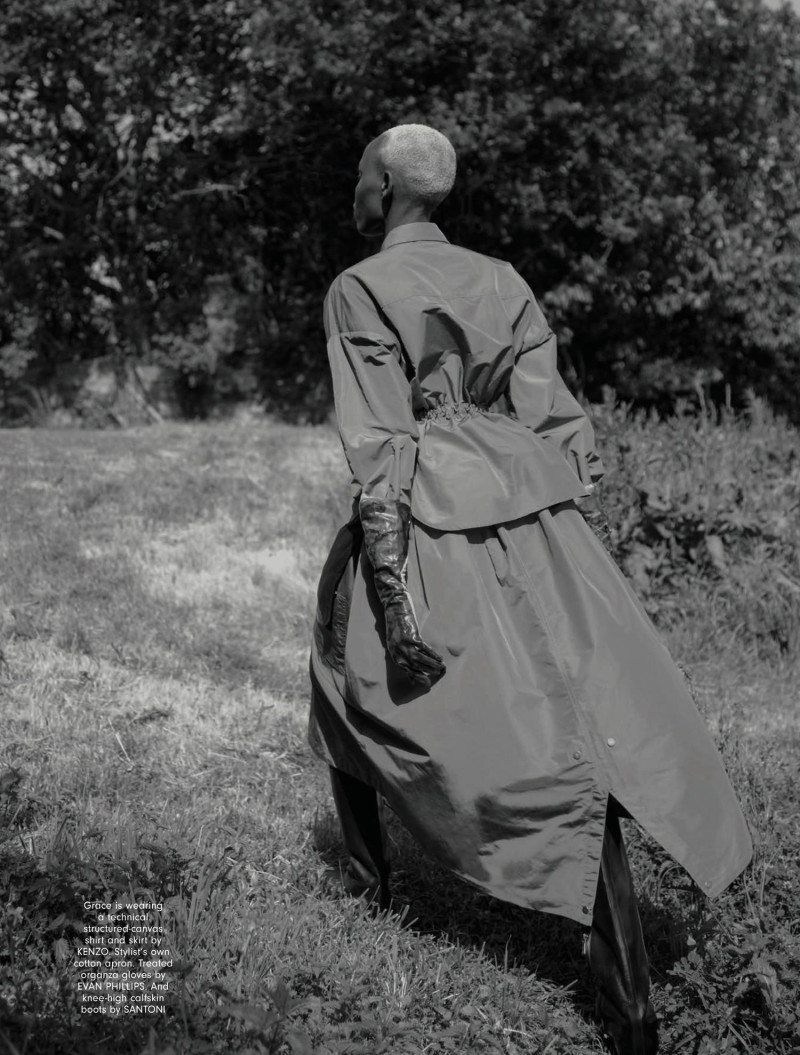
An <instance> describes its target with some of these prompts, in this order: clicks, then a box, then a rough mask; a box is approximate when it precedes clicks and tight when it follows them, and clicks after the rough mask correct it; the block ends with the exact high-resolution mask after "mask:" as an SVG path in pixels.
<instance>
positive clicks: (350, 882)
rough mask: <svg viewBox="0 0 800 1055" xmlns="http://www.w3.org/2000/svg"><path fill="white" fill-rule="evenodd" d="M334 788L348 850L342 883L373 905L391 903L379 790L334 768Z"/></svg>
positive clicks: (375, 906)
mask: <svg viewBox="0 0 800 1055" xmlns="http://www.w3.org/2000/svg"><path fill="white" fill-rule="evenodd" d="M330 773H331V789H332V790H333V801H334V803H335V804H336V812H337V813H338V815H339V823H340V825H341V827H342V839H343V841H344V845H345V847H346V849H347V853H348V857H349V860H348V863H347V867H346V868H345V869H344V871H343V873H342V886H343V887H344V889H345V890H346V892H347V893H348V894H352V896H353V897H360V898H363V899H364V901H365V902H366V903H367V904H368V905H369V906H370V907H371V908H376V909H378V910H379V911H385V910H387V909H389V908H390V907H391V901H392V898H391V893H390V891H389V860H388V857H387V855H386V849H385V847H386V836H385V830H384V825H383V818H382V816H381V808H380V804H379V802H378V793H377V792H376V791H375V789H374V788H371V787H370V786H369V784H365V783H364V782H363V781H361V780H357V779H356V778H355V777H351V776H349V775H348V774H347V773H343V772H342V771H341V770H340V769H333V768H331V771H330Z"/></svg>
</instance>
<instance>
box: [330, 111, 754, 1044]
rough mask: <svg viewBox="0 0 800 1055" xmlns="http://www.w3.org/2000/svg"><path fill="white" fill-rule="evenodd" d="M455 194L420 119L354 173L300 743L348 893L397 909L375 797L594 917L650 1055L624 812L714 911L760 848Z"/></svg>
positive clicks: (492, 882) (537, 341)
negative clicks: (320, 790) (369, 250)
mask: <svg viewBox="0 0 800 1055" xmlns="http://www.w3.org/2000/svg"><path fill="white" fill-rule="evenodd" d="M454 177H455V154H454V151H453V148H452V146H451V145H450V143H449V142H448V140H447V139H446V138H445V137H444V136H442V135H441V134H440V133H439V132H436V131H435V130H434V129H431V128H427V127H426V126H421V125H401V126H398V127H397V128H393V129H390V130H389V131H388V132H386V133H384V134H383V135H382V136H379V137H378V139H376V140H374V141H373V142H372V143H370V144H369V146H368V147H367V148H366V150H365V152H364V155H363V157H362V159H361V165H360V168H359V181H358V185H357V188H356V194H355V203H354V217H355V222H356V226H357V228H358V230H359V231H360V232H361V233H362V234H364V235H367V236H371V235H376V234H380V235H383V243H382V246H381V250H380V252H378V253H376V254H375V255H373V256H371V257H369V258H368V259H366V260H364V261H361V262H360V263H358V264H356V265H355V266H353V267H351V268H349V269H348V270H347V271H345V272H343V273H342V274H341V275H340V276H339V277H338V278H337V279H336V281H335V282H334V283H333V285H332V287H331V289H330V291H329V293H328V296H327V299H326V303H325V327H326V333H327V336H328V354H329V358H330V363H331V371H332V376H333V383H334V396H335V401H336V413H337V420H338V424H339V431H340V435H341V438H342V442H343V446H344V450H345V454H346V456H347V459H348V462H349V465H350V468H351V471H352V477H353V485H354V498H355V503H356V504H355V509H356V512H355V515H354V517H353V519H352V520H351V521H350V523H349V524H348V525H346V526H345V527H344V528H343V529H342V531H341V532H340V533H339V536H338V537H337V540H336V542H335V543H334V546H333V549H332V551H331V554H330V556H329V558H328V561H327V563H326V566H325V569H324V571H323V574H322V579H321V582H320V589H319V611H318V615H317V620H316V624H315V632H314V642H313V645H312V656H311V678H312V705H311V720H310V741H311V744H312V746H313V747H314V749H315V750H316V751H317V753H318V754H319V755H320V756H321V757H322V758H323V759H324V760H325V761H326V762H327V763H328V765H329V766H330V767H331V776H332V785H333V793H334V799H335V802H336V806H337V810H338V813H339V818H340V821H341V824H342V830H343V834H344V839H345V843H346V846H347V849H348V852H349V859H350V864H349V867H348V872H347V876H346V884H347V886H348V889H350V890H351V892H353V893H364V894H366V895H367V896H369V897H373V898H375V899H376V900H377V901H378V903H379V904H380V905H381V906H386V905H388V903H389V897H390V894H389V864H388V860H387V857H386V854H385V847H384V842H383V835H382V828H381V823H380V812H379V808H378V795H381V796H383V797H384V798H385V799H386V801H387V802H388V803H389V804H390V806H391V807H392V808H393V810H394V811H395V812H396V813H397V815H398V816H399V817H400V818H401V819H402V821H403V822H404V824H405V825H406V826H407V828H408V829H409V830H410V831H411V832H412V833H413V834H414V835H415V836H416V838H417V839H418V840H419V841H420V843H421V844H422V845H423V846H424V847H425V849H426V850H427V851H428V852H429V853H431V854H432V855H433V856H435V857H436V858H438V860H440V861H441V862H443V863H444V864H445V865H447V866H448V867H450V868H451V869H452V870H453V871H454V872H456V873H457V874H458V875H460V876H461V877H463V878H464V879H467V880H469V881H470V882H472V883H474V884H477V885H478V886H480V887H482V888H483V889H485V890H486V891H488V892H489V893H491V894H493V895H495V896H497V897H499V898H502V899H504V900H506V901H509V902H512V903H514V904H519V905H524V906H528V907H530V908H535V909H539V910H541V911H545V912H553V913H557V914H560V915H563V916H566V917H568V918H570V919H574V920H577V921H579V922H581V923H584V924H587V925H589V924H590V925H591V928H590V931H589V934H588V937H587V942H586V952H587V958H588V960H589V964H590V966H591V968H592V971H593V973H594V976H595V978H596V980H597V984H598V990H599V1009H600V1013H601V1016H602V1018H603V1021H604V1024H605V1026H606V1029H607V1031H608V1033H609V1036H610V1039H611V1042H612V1044H613V1045H614V1048H615V1050H616V1051H617V1052H618V1053H620V1055H653V1053H654V1052H655V1051H656V1050H657V1047H658V1039H657V1023H656V1016H655V1013H654V1010H653V1007H652V1004H651V1003H650V1000H649V974H648V965H647V957H646V954H645V950H644V944H643V940H642V933H641V926H640V922H639V916H638V912H637V908H636V901H635V896H634V892H633V887H632V882H631V877H630V871H629V868H628V864H627V860H626V857H625V849H624V846H623V843H622V838H621V834H620V827H619V817H620V816H621V815H622V816H625V815H628V816H632V817H634V818H635V819H636V820H637V821H638V822H639V823H640V824H641V825H642V826H643V827H644V828H645V829H646V830H647V831H648V832H649V833H650V834H651V835H652V836H653V837H654V838H655V839H656V840H658V842H660V843H661V845H662V846H663V847H664V848H665V849H666V850H667V851H669V852H670V853H671V854H672V855H673V856H674V857H675V858H676V860H678V861H679V862H680V863H681V864H682V865H683V866H684V867H685V868H686V869H687V870H688V871H689V873H690V874H691V875H692V876H693V877H694V879H695V880H696V881H697V882H698V884H699V885H700V887H701V889H703V890H704V891H705V892H706V893H707V894H708V895H709V896H713V895H715V894H717V893H719V892H720V891H721V890H723V889H724V888H725V887H726V886H727V885H728V884H729V883H730V882H731V881H732V880H733V879H734V878H735V876H736V875H738V874H739V872H741V870H742V869H743V868H744V867H745V865H746V864H747V862H748V861H749V859H750V856H751V852H752V848H751V843H750V839H749V835H748V832H747V828H746V825H745V822H744V819H743V817H742V814H741V811H740V810H739V807H738V804H737V802H736V799H735V796H734V793H733V790H732V788H731V786H730V783H729V781H728V779H727V776H726V774H725V772H724V769H723V767H722V764H721V761H720V759H719V756H718V754H717V751H716V749H715V747H714V744H713V742H712V740H711V737H710V736H709V733H708V730H707V729H706V726H705V724H704V722H703V720H702V718H701V717H700V715H699V714H698V712H697V710H696V708H695V706H694V704H693V702H692V700H691V697H690V696H689V694H688V692H687V690H686V687H685V684H684V681H683V677H682V675H681V674H680V672H679V671H678V669H677V668H676V667H675V665H674V663H673V662H672V660H671V659H670V657H669V655H668V653H667V651H666V649H665V647H664V645H663V644H662V643H661V641H660V640H659V638H658V636H657V634H656V632H655V630H654V628H653V626H652V624H651V623H650V621H649V619H648V618H647V616H646V614H645V612H644V610H643V609H642V607H641V605H640V604H639V602H638V601H637V599H636V597H635V596H634V595H633V593H632V591H631V590H630V588H629V586H628V584H627V582H626V580H625V579H624V577H623V576H622V575H621V574H620V572H619V570H618V569H617V567H616V565H615V564H614V562H613V561H612V560H611V558H610V557H609V556H608V554H607V553H606V551H605V549H604V548H603V546H602V545H601V543H600V542H599V541H598V540H597V538H596V537H595V535H594V534H593V532H592V531H591V530H590V528H589V527H588V526H587V524H586V522H585V520H584V517H583V516H582V515H581V512H580V510H579V506H580V505H581V504H583V505H585V504H586V503H587V502H589V503H590V502H591V501H592V499H593V494H594V489H595V487H596V484H597V481H598V480H599V478H600V477H601V476H602V465H601V463H600V460H599V458H598V456H597V453H596V451H595V448H594V436H593V431H592V428H591V425H590V423H589V421H588V419H587V417H586V415H585V414H584V412H583V410H582V409H581V407H580V406H579V404H578V403H577V402H576V401H575V400H574V399H573V398H572V396H571V395H570V394H569V392H568V390H567V389H566V387H565V385H564V383H563V381H562V380H561V378H560V377H559V375H558V373H557V370H556V346H555V338H554V336H553V334H552V333H551V331H550V329H549V327H548V326H547V323H546V321H545V319H544V317H543V315H542V313H541V311H540V309H539V306H538V304H537V303H536V300H535V298H534V296H533V294H532V293H531V291H530V290H529V289H528V287H527V285H526V284H525V283H524V282H523V280H522V279H521V278H520V277H519V275H517V273H516V272H515V271H514V269H513V268H512V267H511V266H510V265H509V264H506V263H504V262H502V261H498V260H494V259H491V258H488V257H485V256H481V255H480V254H477V253H473V252H470V251H469V250H466V249H463V248H460V247H457V246H453V245H450V243H449V242H448V241H447V239H446V238H445V237H444V235H443V234H442V232H441V231H440V230H439V228H438V227H437V226H436V225H435V224H433V223H431V222H430V221H431V215H432V213H433V211H434V209H435V208H436V207H437V206H438V205H439V204H440V202H441V201H442V200H443V199H444V197H445V196H446V195H447V193H448V192H449V190H450V189H451V187H452V184H453V180H454ZM593 518H594V519H595V520H597V519H598V514H597V509H596V507H595V509H594V513H593Z"/></svg>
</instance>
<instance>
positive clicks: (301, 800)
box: [0, 420, 800, 1055]
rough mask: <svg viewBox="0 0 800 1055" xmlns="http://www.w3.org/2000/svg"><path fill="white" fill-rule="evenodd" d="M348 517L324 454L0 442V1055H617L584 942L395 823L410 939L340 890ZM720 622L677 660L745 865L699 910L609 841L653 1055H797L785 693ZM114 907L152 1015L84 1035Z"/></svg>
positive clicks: (142, 434)
mask: <svg viewBox="0 0 800 1055" xmlns="http://www.w3.org/2000/svg"><path fill="white" fill-rule="evenodd" d="M347 508H348V497H347V479H346V469H345V465H344V460H343V458H342V455H341V452H340V449H339V447H338V442H337V440H336V437H335V435H334V434H333V432H332V431H330V430H329V429H327V428H318V429H313V428H292V427H289V426H283V425H278V424H273V423H269V422H265V421H262V420H258V421H255V420H252V421H251V420H242V421H239V422H234V423H229V424H217V425H165V426H163V427H156V428H151V429H141V430H131V431H128V432H91V431H78V430H62V431H58V430H47V429H42V430H35V431H29V430H16V431H5V432H0V526H1V528H2V536H0V561H1V562H2V576H1V579H0V647H1V648H2V657H3V658H2V659H1V660H0V718H2V727H1V731H0V1053H3V1055H6V1053H8V1055H23V1053H24V1055H56V1053H59V1055H89V1053H100V1055H103V1053H106V1052H109V1053H110V1052H113V1053H115V1055H139V1053H142V1055H144V1053H148V1055H182V1053H191V1055H194V1053H201V1052H258V1053H265V1052H270V1053H272V1052H274V1053H288V1052H293V1053H295V1055H296V1053H310V1052H316V1053H318V1055H324V1053H334V1052H340V1053H349V1055H357V1053H363V1055H379V1053H382V1052H397V1053H408V1055H420V1053H431V1055H437V1053H443V1052H497V1053H506V1055H514V1053H518V1055H519V1053H525V1055H527V1053H536V1055H590V1053H598V1055H599V1053H600V1052H603V1051H604V1050H605V1048H604V1045H603V1041H602V1038H601V1037H600V1034H599V1033H598V1030H597V1028H596V1026H595V1024H594V1023H593V1021H592V1014H591V1012H592V1002H593V996H592V991H591V986H590V983H589V979H588V976H587V973H586V971H585V969H584V967H583V964H582V960H581V955H580V944H581V943H580V931H579V928H577V927H575V926H574V925H572V924H571V923H568V922H567V921H563V920H559V919H556V918H551V917H544V916H539V915H534V914H531V913H526V912H524V911H522V910H518V909H515V908H513V907H510V906H507V905H504V904H501V903H498V902H494V901H492V900H491V899H489V898H488V897H486V896H484V895H483V894H481V893H479V892H477V891H474V890H472V889H471V888H469V887H467V886H465V885H464V884H462V883H460V882H458V881H456V880H454V879H452V878H451V877H450V876H449V875H448V874H447V873H446V872H444V871H443V870H442V869H440V868H439V867H438V866H437V865H436V864H435V863H434V862H432V861H430V860H429V859H427V858H425V857H424V856H422V855H421V854H420V853H419V852H418V851H417V850H416V848H415V847H414V846H413V845H412V844H411V842H410V841H409V839H408V837H407V836H406V834H405V833H404V831H403V830H402V829H401V828H400V826H399V825H398V824H396V823H395V824H392V825H391V838H392V839H393V840H394V842H395V843H396V847H395V849H396V852H395V855H394V856H395V857H396V859H398V860H401V861H402V868H401V869H400V870H399V872H398V875H397V877H396V881H395V890H396V893H397V894H398V895H399V897H401V898H403V899H405V900H407V901H408V902H409V905H410V908H409V911H408V913H407V915H406V916H405V918H404V919H398V918H397V917H396V916H390V917H383V918H378V919H377V920H374V919H371V918H369V916H368V915H367V914H365V912H364V911H363V908H362V907H361V906H360V905H359V904H358V903H355V902H353V901H351V900H349V899H346V898H343V897H341V896H338V895H337V894H336V893H335V891H334V890H333V889H332V886H331V883H330V881H329V875H330V869H331V868H332V867H333V868H335V866H336V864H337V862H338V861H339V860H340V854H341V847H340V845H339V841H338V832H337V827H336V823H335V819H334V815H333V810H332V804H331V801H330V796H329V791H328V786H327V774H326V772H325V771H324V767H323V766H322V765H321V764H320V763H319V762H318V761H317V760H316V759H315V758H314V757H313V756H312V755H311V753H310V751H309V749H308V748H307V746H306V743H305V722H306V698H307V674H306V663H307V648H308V640H309V627H310V620H311V618H312V616H313V610H314V589H315V585H316V578H317V575H318V572H319V569H320V567H321V564H322V562H323V560H324V557H325V553H326V548H327V545H328V543H329V541H330V539H331V538H332V536H333V534H334V532H335V530H336V528H337V526H338V525H339V523H340V522H341V521H342V518H343V517H344V516H345V514H346V511H347ZM795 523H796V521H795ZM676 603H678V604H679V603H680V599H679V598H678V601H677V602H676ZM709 604H710V605H711V602H709ZM709 620H710V621H711V622H709V621H706V622H705V623H703V624H702V625H701V621H700V620H696V619H694V617H693V619H692V620H691V621H684V622H683V623H679V624H675V623H674V621H673V627H672V629H671V630H670V632H669V643H670V645H671V647H672V649H673V652H674V654H675V655H676V658H677V659H678V660H679V661H681V662H682V663H683V664H684V665H685V666H686V667H687V668H688V669H689V670H690V672H691V674H692V677H693V683H694V687H695V691H696V694H697V699H698V704H699V705H700V707H701V709H702V710H703V712H704V714H705V715H706V717H707V719H708V721H709V723H710V725H711V727H712V730H713V732H714V735H715V737H716V738H717V741H718V743H719V744H720V747H721V749H722V751H723V753H724V757H725V760H726V764H727V765H728V768H729V771H730V773H731V776H732V779H733V780H734V782H735V784H736V787H737V790H738V792H739V795H740V797H741V800H742V803H743V807H744V809H745V811H746V813H747V816H748V820H749V822H750V824H751V826H752V828H753V832H754V836H755V841H756V857H755V860H754V863H753V865H752V866H751V868H750V869H749V870H748V871H747V873H746V874H745V876H744V877H743V878H742V879H741V880H739V881H737V883H736V884H734V886H733V887H732V888H731V889H730V890H729V891H727V892H726V894H725V895H723V896H722V897H721V898H719V899H718V900H717V901H715V902H714V903H707V902H706V901H704V900H703V899H702V898H701V897H699V895H696V893H695V892H694V890H693V889H692V888H691V884H690V883H689V881H688V880H687V879H686V877H684V876H683V875H681V874H679V873H677V872H676V871H674V870H671V869H670V868H669V863H668V862H667V861H665V860H664V856H663V854H662V853H661V852H660V851H659V850H658V849H657V848H656V847H654V846H653V845H652V844H651V843H649V842H648V841H647V840H646V839H645V838H644V837H642V836H641V835H640V834H639V833H638V832H637V831H636V830H635V829H633V828H628V833H629V836H630V842H631V853H632V858H633V863H634V868H635V872H636V877H637V885H638V887H639V889H640V890H641V892H642V893H641V901H642V913H643V918H644V921H645V927H646V932H647V935H646V936H647V940H648V945H649V948H650V951H651V957H652V966H653V977H654V1001H655V1003H656V1006H657V1009H658V1011H659V1013H660V1015H661V1018H662V1021H663V1030H662V1035H663V1039H664V1045H663V1050H664V1052H676V1053H683V1055H712V1053H722V1052H724V1053H726V1055H750V1053H754V1055H789V1053H798V1052H800V1038H799V1032H800V1029H799V1024H800V1017H798V1011H797V1002H798V1001H797V994H798V990H800V933H799V932H800V922H799V921H800V889H799V886H798V854H799V853H800V781H799V780H798V758H800V701H799V699H798V688H797V686H798V674H799V673H800V670H799V669H798V667H799V665H798V662H797V657H796V656H793V655H792V654H791V652H786V653H785V654H780V655H768V656H763V655H761V656H760V655H759V653H758V652H757V651H754V650H753V649H749V648H746V647H743V646H742V642H741V639H740V638H737V636H736V633H734V632H732V633H730V634H722V633H720V634H718V635H717V636H716V637H715V636H714V635H710V633H709V625H713V612H710V614H709ZM734 629H735V628H734ZM710 641H711V642H712V645H711V646H710V645H709V642H710ZM714 641H716V642H717V645H716V647H714V646H713V642H714ZM112 897H113V898H115V899H117V900H120V901H124V900H125V899H126V898H127V899H129V900H133V901H152V902H153V903H157V904H158V905H160V906H162V907H161V908H160V909H156V910H154V916H153V918H154V920H155V922H156V923H157V924H158V925H159V926H162V927H163V933H164V942H165V945H164V946H163V947H164V948H168V949H169V950H170V951H171V953H172V957H171V958H172V959H173V966H172V968H171V969H170V970H169V971H168V972H167V977H168V980H169V989H168V992H167V994H166V998H165V1004H164V1005H163V1006H164V1008H165V1010H164V1013H163V1014H160V1013H159V1014H155V1015H141V1016H139V1015H127V1016H124V1017H123V1016H122V1015H118V1016H116V1017H112V1016H110V1015H88V1014H86V1013H82V1012H81V1004H80V993H79V990H78V984H79V981H80V970H79V968H78V967H76V966H75V963H76V959H77V956H78V953H77V950H78V949H79V948H80V947H81V945H82V942H83V940H84V938H85V936H86V932H84V931H83V928H84V927H85V926H87V925H90V924H92V923H93V921H94V920H95V918H96V912H95V911H94V910H90V909H86V908H84V903H85V902H89V901H94V900H100V901H106V900H108V899H110V898H112Z"/></svg>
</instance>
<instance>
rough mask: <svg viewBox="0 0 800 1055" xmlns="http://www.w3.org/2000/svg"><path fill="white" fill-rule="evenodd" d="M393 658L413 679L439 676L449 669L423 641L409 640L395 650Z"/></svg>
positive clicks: (421, 679) (427, 679) (423, 679)
mask: <svg viewBox="0 0 800 1055" xmlns="http://www.w3.org/2000/svg"><path fill="white" fill-rule="evenodd" d="M393 659H394V661H395V663H396V664H397V666H398V667H400V669H401V670H403V671H404V672H405V673H406V674H407V675H408V676H409V677H410V678H411V679H412V681H424V682H427V681H429V680H431V679H433V678H439V677H441V676H442V674H444V672H445V670H446V669H447V668H446V667H445V665H444V663H443V662H442V660H441V657H440V656H439V655H438V654H437V653H436V652H434V650H433V649H432V648H430V647H429V646H428V645H426V644H425V643H424V642H422V641H419V642H416V641H415V642H408V643H407V644H405V646H404V647H403V648H402V649H398V650H397V651H396V652H395V655H394V656H393Z"/></svg>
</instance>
